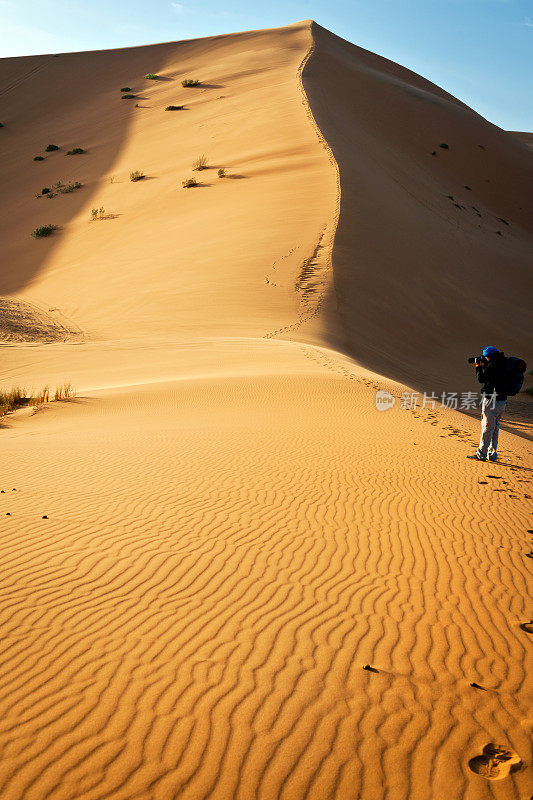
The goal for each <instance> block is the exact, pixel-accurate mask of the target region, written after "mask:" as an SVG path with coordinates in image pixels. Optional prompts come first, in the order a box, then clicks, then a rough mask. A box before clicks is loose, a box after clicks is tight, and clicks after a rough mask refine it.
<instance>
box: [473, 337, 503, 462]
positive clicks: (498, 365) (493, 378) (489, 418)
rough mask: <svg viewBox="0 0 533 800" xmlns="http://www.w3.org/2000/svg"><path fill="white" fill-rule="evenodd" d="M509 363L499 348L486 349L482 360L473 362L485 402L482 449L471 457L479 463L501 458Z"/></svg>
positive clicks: (482, 418)
mask: <svg viewBox="0 0 533 800" xmlns="http://www.w3.org/2000/svg"><path fill="white" fill-rule="evenodd" d="M506 361H507V359H506V358H505V354H504V353H500V352H499V350H497V349H496V348H495V347H485V349H484V350H483V355H482V356H481V357H479V358H471V359H469V363H471V364H475V367H476V376H477V379H478V381H479V382H480V384H481V394H482V396H483V400H482V403H481V439H480V441H479V447H478V449H477V451H476V453H475V454H474V455H472V456H467V458H475V459H477V460H478V461H486V460H487V457H488V459H489V461H496V460H497V458H498V454H497V448H498V433H499V430H500V419H501V416H502V414H503V412H504V411H505V405H506V401H507V391H506V388H507V387H506Z"/></svg>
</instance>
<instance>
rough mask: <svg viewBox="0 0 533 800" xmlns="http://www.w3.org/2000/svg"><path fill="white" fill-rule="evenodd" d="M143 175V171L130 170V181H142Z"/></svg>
mask: <svg viewBox="0 0 533 800" xmlns="http://www.w3.org/2000/svg"><path fill="white" fill-rule="evenodd" d="M144 177H145V175H144V172H141V171H140V170H139V169H136V170H135V171H134V172H130V181H133V182H134V183H135V181H142V179H143V178H144Z"/></svg>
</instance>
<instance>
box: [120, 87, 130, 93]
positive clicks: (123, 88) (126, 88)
mask: <svg viewBox="0 0 533 800" xmlns="http://www.w3.org/2000/svg"><path fill="white" fill-rule="evenodd" d="M120 91H121V92H131V87H130V86H123V87H122V89H121V90H120Z"/></svg>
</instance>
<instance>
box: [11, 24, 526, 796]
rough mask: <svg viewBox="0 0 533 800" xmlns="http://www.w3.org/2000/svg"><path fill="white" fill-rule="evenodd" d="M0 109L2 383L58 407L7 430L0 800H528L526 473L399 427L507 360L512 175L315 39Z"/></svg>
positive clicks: (215, 44)
mask: <svg viewBox="0 0 533 800" xmlns="http://www.w3.org/2000/svg"><path fill="white" fill-rule="evenodd" d="M147 72H154V73H156V74H158V75H159V80H157V81H150V80H144V79H143V77H142V76H143V75H144V74H145V73H147ZM184 77H193V78H196V77H198V78H199V79H200V80H201V81H202V85H201V86H200V87H198V88H196V89H185V88H182V86H181V80H182V79H183V78H184ZM0 82H1V83H0V85H1V87H2V88H1V89H0V92H2V95H0V96H1V97H2V100H3V103H4V110H3V111H2V114H3V118H2V121H3V122H4V124H5V127H4V128H3V129H2V130H0V135H1V137H2V139H1V141H2V143H3V148H4V153H5V152H7V153H8V154H9V158H7V159H3V160H2V181H3V185H4V186H5V187H6V190H7V191H6V193H5V195H4V199H3V204H4V205H3V208H2V214H1V215H0V219H2V221H3V223H4V225H5V230H4V232H3V242H5V247H4V249H3V254H4V258H3V261H2V270H1V272H0V291H1V292H2V297H1V298H0V336H1V338H2V342H3V347H2V355H3V368H2V372H1V375H0V385H1V387H2V388H7V387H10V386H12V385H13V384H17V383H19V384H22V385H26V386H28V387H31V386H34V387H36V388H39V387H41V386H42V385H43V384H45V383H50V384H51V385H52V386H53V385H54V384H55V383H59V382H61V381H63V380H70V381H72V382H73V383H74V384H75V385H76V386H77V388H78V397H77V399H76V400H75V401H74V402H70V403H50V404H48V405H46V406H45V407H43V408H42V409H41V410H39V411H38V412H37V413H32V412H31V411H29V410H27V409H24V410H22V411H20V412H17V413H16V414H14V415H9V416H8V417H4V418H2V429H1V430H0V440H1V446H2V471H1V474H2V478H1V480H0V484H1V485H0V490H1V491H2V493H1V494H0V565H1V569H0V586H1V592H0V630H1V634H2V635H1V642H2V652H1V655H0V797H1V798H2V800H4V798H5V800H21V799H22V798H25V800H26V799H27V800H74V798H76V800H97V799H98V800H100V799H101V798H112V799H113V800H168V798H180V800H181V798H191V799H192V798H195V799H196V798H207V797H211V798H219V799H220V800H230V799H233V798H242V800H249V798H262V799H263V800H270V798H298V800H299V799H300V798H302V799H303V798H317V799H318V798H320V799H321V800H322V798H329V797H335V798H339V799H341V798H342V800H344V798H364V799H365V800H378V799H379V800H381V798H383V800H385V798H387V800H413V799H414V798H416V800H419V799H420V800H422V799H423V800H426V799H427V800H449V798H451V797H453V798H455V797H457V798H466V800H491V799H494V798H496V799H497V800H508V799H510V798H512V799H513V800H518V799H519V798H520V800H522V798H526V797H529V796H530V795H531V791H532V783H531V772H530V764H531V755H532V754H531V727H532V723H531V686H530V682H529V683H528V681H527V675H528V670H529V672H530V671H531V664H530V661H529V662H528V653H529V652H530V651H529V650H528V648H530V645H531V636H532V633H531V623H530V620H531V606H530V605H528V602H527V598H528V589H529V588H530V585H531V584H530V583H528V578H529V576H530V573H531V565H532V559H531V558H530V556H531V553H530V551H531V534H532V530H531V528H529V529H528V526H531V522H530V519H531V516H530V514H531V497H532V494H533V493H532V491H531V489H532V477H531V476H532V467H531V445H530V443H529V442H528V441H527V440H526V439H525V438H519V437H517V436H515V435H512V434H510V433H503V434H502V437H501V438H502V442H501V456H502V458H501V462H500V463H497V464H477V463H475V464H473V463H471V462H469V461H467V460H466V458H465V455H466V454H467V453H468V452H470V451H471V450H472V448H473V446H474V445H475V443H476V440H477V434H478V422H477V420H475V419H471V418H469V417H467V416H465V415H464V414H460V413H459V412H458V411H454V410H449V409H442V408H439V407H437V408H435V409H432V408H431V407H428V408H424V409H413V410H405V409H402V408H401V398H402V393H405V392H409V391H411V390H412V389H413V388H414V389H416V388H419V387H420V386H423V388H424V389H427V390H429V391H431V390H435V391H437V390H439V389H441V388H442V387H443V388H445V389H447V390H450V391H451V390H459V391H460V390H462V389H463V386H465V387H466V388H468V389H474V388H475V387H474V386H473V385H472V383H468V381H467V373H466V372H461V368H462V362H463V361H464V357H465V355H466V354H468V352H467V353H465V350H466V351H467V350H468V348H471V350H472V352H476V351H477V350H478V348H479V346H480V344H482V343H483V342H484V340H485V339H486V337H489V338H490V339H493V337H497V336H500V337H501V344H502V346H505V347H506V348H508V349H511V350H516V351H517V352H519V353H521V354H522V355H524V356H525V357H527V356H528V348H530V346H529V342H528V340H527V339H526V333H527V330H526V329H527V322H528V313H529V307H528V306H527V305H526V299H527V298H526V292H527V287H528V283H527V281H528V273H527V262H526V254H527V253H528V248H530V247H531V228H530V221H531V217H530V216H528V213H526V212H527V210H528V209H530V208H531V204H530V197H529V195H528V192H530V185H531V184H530V183H528V174H529V173H528V170H529V169H530V166H529V164H530V158H531V156H530V153H529V152H528V149H527V147H525V146H524V145H523V143H522V142H520V141H519V140H518V139H517V138H513V137H515V136H516V135H514V134H513V135H511V134H508V133H504V132H502V131H499V129H496V128H494V126H491V125H489V123H487V122H486V121H484V120H482V119H481V118H480V117H479V116H477V115H475V114H474V113H473V112H472V111H470V110H469V109H468V108H466V106H464V105H463V104H462V103H460V102H459V101H458V100H456V99H454V98H451V97H450V96H449V95H446V93H444V92H442V91H441V90H440V89H438V88H437V87H434V86H432V85H431V84H429V83H428V82H427V81H425V80H423V79H422V78H420V77H419V76H415V75H413V74H412V73H409V72H408V71H406V70H404V69H403V68H401V67H399V66H397V65H393V64H390V62H386V61H385V60H383V59H381V58H378V57H377V56H374V55H372V54H369V53H366V52H365V51H362V50H360V49H359V48H356V47H355V46H353V45H348V43H345V42H343V41H342V40H340V39H338V38H337V37H334V36H333V34H330V33H329V32H327V31H325V30H324V29H322V28H320V27H319V26H317V25H316V24H315V23H311V22H310V21H305V22H302V23H297V24H295V25H291V26H288V27H286V28H280V29H275V30H268V31H255V32H250V33H245V34H235V35H231V36H221V37H211V38H209V39H202V40H197V41H190V42H178V43H169V44H164V45H154V46H150V47H144V48H131V49H126V50H120V51H109V52H99V53H97V52H95V53H77V54H66V55H60V56H59V57H54V56H46V57H45V56H39V57H34V58H24V59H8V60H4V61H3V62H0ZM123 86H130V87H132V91H133V93H135V94H137V95H138V98H137V100H133V101H129V100H121V93H120V91H119V90H120V88H121V87H123ZM135 103H138V104H139V106H140V107H139V108H138V107H136V105H135ZM171 104H173V105H174V104H176V105H181V104H184V105H185V106H186V109H185V110H183V111H175V112H174V111H173V112H166V111H165V108H166V106H168V105H171ZM478 139H479V142H478ZM442 142H446V143H449V149H448V150H446V151H445V150H444V149H443V148H438V144H439V143H442ZM48 143H56V144H58V145H59V146H60V147H61V150H59V151H55V152H51V153H50V154H47V156H46V160H45V161H43V162H34V161H33V157H34V155H37V154H38V153H43V149H44V147H45V146H46V144H48ZM434 143H435V144H434ZM474 143H475V146H477V145H478V144H483V146H484V147H485V148H486V149H485V150H484V151H481V150H479V153H476V158H474V157H473V155H472V148H473V147H474ZM77 146H79V147H83V148H84V149H85V150H86V151H87V152H86V153H85V154H81V155H76V156H68V157H67V156H66V155H65V152H66V151H67V150H68V149H71V148H73V147H77ZM435 147H436V148H437V149H439V152H438V155H437V156H432V155H431V152H432V150H433V149H435ZM428 148H429V152H427V151H428ZM478 149H479V148H478ZM441 151H442V152H441ZM202 153H205V154H206V155H207V157H208V163H209V167H210V168H209V169H208V170H205V171H202V172H200V173H198V180H199V181H200V182H201V183H202V184H203V186H201V187H197V188H195V189H187V190H186V189H183V188H182V187H181V181H182V180H183V179H184V178H187V177H189V176H190V175H191V174H193V173H192V172H191V164H192V161H193V160H194V158H196V157H197V156H198V155H200V154H202ZM43 155H44V153H43ZM478 155H479V159H478V158H477V156H478ZM482 156H483V158H484V159H486V160H485V161H482V160H481V158H482ZM220 167H224V168H225V169H226V170H227V172H228V177H227V178H222V179H219V178H218V177H217V170H218V168H220ZM467 167H468V170H469V172H468V175H467V177H463V174H465V173H466V171H467ZM134 169H141V170H143V171H144V172H145V174H146V176H147V179H145V180H143V181H139V182H138V183H132V182H130V181H129V173H130V171H131V170H134ZM232 176H233V177H232ZM112 177H113V181H111V178H112ZM59 179H61V180H63V181H67V180H79V181H80V182H82V183H83V187H82V188H81V189H79V190H77V191H76V192H73V193H72V194H67V195H60V196H57V197H54V198H52V199H51V200H48V199H46V197H41V198H40V199H37V198H36V197H35V196H34V195H35V194H36V193H37V192H39V191H40V189H41V188H42V187H43V186H49V185H50V184H52V183H54V182H55V181H57V180H59ZM487 180H488V181H489V183H487ZM461 181H464V183H465V184H466V183H469V182H471V184H472V185H471V189H470V190H466V189H464V187H463V189H464V191H465V192H471V193H472V198H473V199H472V202H471V203H470V205H476V206H477V207H478V208H479V209H480V211H479V213H481V214H482V217H481V218H479V217H477V216H476V220H480V221H479V222H476V221H475V220H474V221H472V220H471V219H470V216H471V210H467V207H466V202H465V203H461V204H462V205H464V206H465V208H461V209H459V208H456V207H454V206H453V205H450V203H451V201H450V200H449V199H448V198H446V194H453V195H454V197H456V196H457V198H458V199H459V200H461V198H462V194H460V193H459V189H460V186H459V184H460V183H461ZM448 187H449V188H448ZM526 203H527V205H526ZM100 206H103V207H104V208H105V210H106V213H105V216H106V217H107V218H106V219H101V220H97V221H95V222H91V221H89V218H90V210H91V208H93V207H100ZM452 208H453V211H452ZM454 212H457V214H458V215H459V214H460V215H461V217H460V221H457V217H454V216H453V213H454ZM467 214H468V215H470V216H468V219H467ZM495 214H498V215H499V216H501V217H503V218H505V219H506V220H507V221H508V222H509V225H508V226H507V227H508V228H509V230H507V228H505V231H504V236H503V237H497V236H496V234H495V233H494V239H492V238H491V237H490V236H489V233H491V234H492V233H493V232H492V229H491V227H490V226H491V225H493V216H494V215H495ZM45 223H54V224H57V225H59V226H60V228H59V230H57V231H56V232H55V233H54V234H53V235H52V236H51V237H49V239H45V240H34V239H33V238H32V237H31V235H30V234H31V231H32V230H33V229H34V228H35V227H36V226H38V225H40V224H45ZM501 224H502V225H503V224H504V223H503V222H502V223H501ZM478 225H479V226H480V227H476V226H478ZM500 238H501V239H502V241H501V242H500V241H499V239H500ZM494 242H496V245H495V244H494ZM498 247H500V249H499V250H498ZM430 252H431V253H432V255H431V259H430V255H429V254H430ZM529 252H530V250H529ZM496 287H497V292H498V298H499V300H500V304H499V306H498V315H497V323H494V327H492V328H489V327H488V324H489V322H490V319H491V314H492V313H493V311H494V306H493V305H492V303H493V299H492V295H491V291H496ZM437 299H438V301H437ZM513 308H514V309H515V316H514V317H512V313H511V312H512V309H513ZM517 319H518V321H519V324H516V322H517ZM350 354H355V355H356V357H357V359H358V361H359V362H360V363H358V362H357V361H355V360H354V358H352V357H351V355H350ZM434 354H436V355H437V357H438V365H437V359H436V358H435V357H434ZM437 366H438V369H437ZM397 381H401V382H397ZM448 382H450V383H451V385H448ZM433 383H434V384H435V385H432V384H433ZM378 389H383V390H387V391H389V392H391V393H392V395H393V396H394V397H395V398H396V403H395V406H394V408H392V409H391V410H389V411H386V412H380V411H378V410H377V409H376V405H375V393H376V391H377V390H378ZM523 402H524V404H525V401H523Z"/></svg>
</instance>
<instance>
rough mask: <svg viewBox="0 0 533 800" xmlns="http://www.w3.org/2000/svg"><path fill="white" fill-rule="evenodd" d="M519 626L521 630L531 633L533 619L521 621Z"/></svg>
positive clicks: (532, 630) (532, 631)
mask: <svg viewBox="0 0 533 800" xmlns="http://www.w3.org/2000/svg"><path fill="white" fill-rule="evenodd" d="M520 627H521V628H522V630H523V631H525V632H526V633H533V619H532V620H531V622H523V623H522V624H521V625H520Z"/></svg>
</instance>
